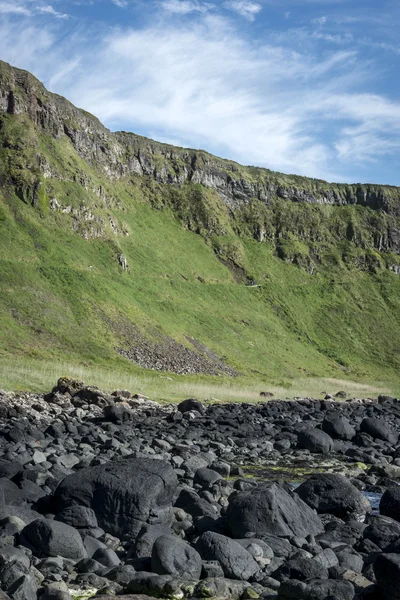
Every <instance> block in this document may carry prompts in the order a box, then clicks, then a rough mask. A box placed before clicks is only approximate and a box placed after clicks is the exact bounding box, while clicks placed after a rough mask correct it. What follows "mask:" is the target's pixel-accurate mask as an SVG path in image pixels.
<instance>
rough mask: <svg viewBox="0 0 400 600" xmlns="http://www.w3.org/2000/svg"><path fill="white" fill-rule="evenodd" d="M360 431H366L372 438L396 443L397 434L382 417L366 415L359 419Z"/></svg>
mask: <svg viewBox="0 0 400 600" xmlns="http://www.w3.org/2000/svg"><path fill="white" fill-rule="evenodd" d="M360 431H362V432H363V433H367V434H368V435H370V436H371V437H373V438H374V439H378V440H383V441H385V442H389V443H390V444H397V442H398V439H399V436H398V434H397V433H396V432H395V431H393V430H392V429H391V427H390V426H389V425H388V423H386V422H385V421H383V420H382V419H373V418H371V417H367V418H366V419H363V420H362V421H361V425H360Z"/></svg>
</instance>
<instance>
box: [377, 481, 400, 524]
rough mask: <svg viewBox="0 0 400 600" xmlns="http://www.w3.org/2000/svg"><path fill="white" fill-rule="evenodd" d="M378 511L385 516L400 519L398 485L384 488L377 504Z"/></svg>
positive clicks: (399, 491) (399, 489)
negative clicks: (384, 490)
mask: <svg viewBox="0 0 400 600" xmlns="http://www.w3.org/2000/svg"><path fill="white" fill-rule="evenodd" d="M379 512H380V513H381V515H384V516H385V517H391V518H392V519H395V521H400V487H390V488H388V489H387V490H386V492H385V493H384V494H383V496H382V498H381V501H380V504H379Z"/></svg>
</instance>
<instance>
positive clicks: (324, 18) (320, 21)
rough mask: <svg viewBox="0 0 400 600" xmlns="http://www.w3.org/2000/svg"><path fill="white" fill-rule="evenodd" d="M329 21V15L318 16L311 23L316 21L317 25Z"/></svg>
mask: <svg viewBox="0 0 400 600" xmlns="http://www.w3.org/2000/svg"><path fill="white" fill-rule="evenodd" d="M327 21H328V19H327V17H317V18H316V19H312V21H311V23H314V24H315V25H325V23H327Z"/></svg>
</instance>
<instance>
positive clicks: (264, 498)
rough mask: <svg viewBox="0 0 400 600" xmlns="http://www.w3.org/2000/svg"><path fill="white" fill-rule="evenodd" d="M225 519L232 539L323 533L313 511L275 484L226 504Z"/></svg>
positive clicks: (241, 494)
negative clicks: (267, 535)
mask: <svg viewBox="0 0 400 600" xmlns="http://www.w3.org/2000/svg"><path fill="white" fill-rule="evenodd" d="M226 519H227V524H228V529H229V531H230V532H231V534H232V536H233V537H235V538H244V537H247V536H249V535H251V536H252V537H260V534H263V535H264V534H270V535H272V536H296V535H297V536H307V535H309V534H317V533H320V532H321V531H323V525H322V522H321V520H320V518H319V517H318V516H317V515H316V514H315V512H314V511H313V510H312V509H310V508H309V506H307V504H305V503H304V502H303V500H302V499H301V498H300V497H299V496H298V495H297V494H294V493H292V492H289V491H287V490H286V489H284V488H283V487H282V486H280V485H279V484H277V483H272V484H269V485H263V486H259V487H256V488H255V489H253V490H251V491H248V492H241V493H238V494H237V495H236V496H235V497H234V498H233V499H232V500H231V501H230V502H229V506H228V509H227V512H226ZM261 538H262V536H261ZM267 543H268V542H267Z"/></svg>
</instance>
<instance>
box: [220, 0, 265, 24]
mask: <svg viewBox="0 0 400 600" xmlns="http://www.w3.org/2000/svg"><path fill="white" fill-rule="evenodd" d="M224 6H225V7H226V8H228V9H229V10H233V11H234V12H237V13H238V14H239V15H241V16H242V17H245V18H246V19H249V21H254V19H255V17H256V15H257V14H258V13H259V12H260V11H261V10H262V6H261V4H258V2H252V1H251V0H227V1H226V2H224Z"/></svg>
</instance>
